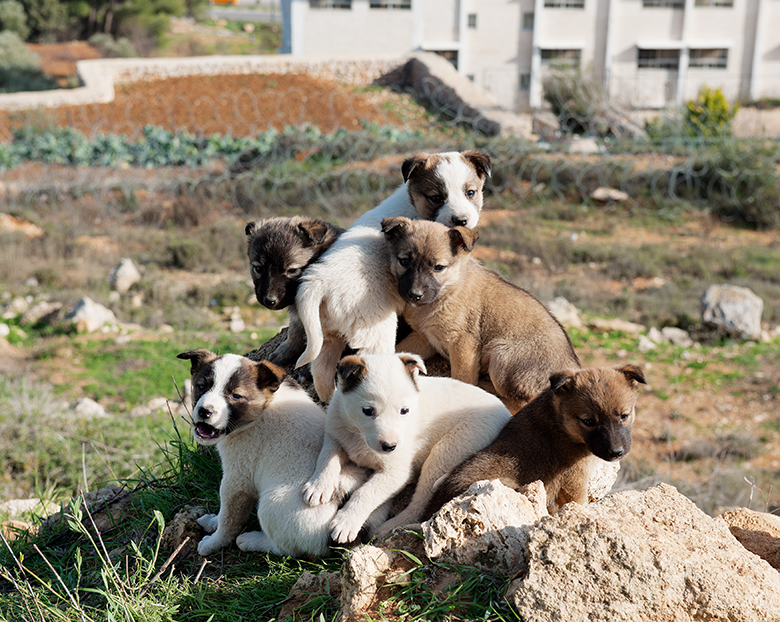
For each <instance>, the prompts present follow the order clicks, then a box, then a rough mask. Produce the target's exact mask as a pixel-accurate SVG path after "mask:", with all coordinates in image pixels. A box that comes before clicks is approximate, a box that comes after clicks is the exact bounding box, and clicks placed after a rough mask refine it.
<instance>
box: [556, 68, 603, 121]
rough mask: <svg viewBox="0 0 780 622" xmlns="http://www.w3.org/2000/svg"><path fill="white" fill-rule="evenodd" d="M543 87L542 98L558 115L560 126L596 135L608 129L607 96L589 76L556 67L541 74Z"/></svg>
mask: <svg viewBox="0 0 780 622" xmlns="http://www.w3.org/2000/svg"><path fill="white" fill-rule="evenodd" d="M542 88H543V90H544V99H545V101H547V102H548V103H549V104H550V106H552V110H553V112H554V113H555V114H556V115H557V116H558V120H559V121H560V124H561V129H563V130H567V131H569V132H572V133H574V134H595V135H598V136H603V135H605V134H607V133H608V132H609V122H608V121H607V118H606V114H605V113H606V110H607V104H606V98H605V96H604V93H603V91H602V90H601V88H600V87H599V85H598V84H597V83H596V81H595V80H593V79H592V78H590V77H586V76H583V75H582V73H580V72H579V71H571V70H557V71H552V72H550V73H549V74H547V75H546V76H545V77H544V79H543V80H542Z"/></svg>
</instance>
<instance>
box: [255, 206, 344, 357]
mask: <svg viewBox="0 0 780 622" xmlns="http://www.w3.org/2000/svg"><path fill="white" fill-rule="evenodd" d="M245 231H246V237H247V242H248V254H249V270H250V274H251V275H252V282H253V283H254V289H255V296H256V297H257V302H259V303H260V304H261V305H263V306H264V307H266V308H267V309H272V310H278V309H285V308H287V309H288V313H289V316H290V326H289V328H288V329H287V338H286V339H285V340H284V341H283V342H282V343H281V344H279V346H278V347H277V348H276V350H274V352H273V353H272V354H271V356H269V357H268V360H269V361H271V362H272V363H276V364H277V365H280V366H282V367H289V366H290V365H292V363H293V362H295V360H296V359H297V358H298V357H299V356H300V355H301V353H302V352H303V350H304V348H305V347H306V332H305V331H304V329H303V326H302V325H301V321H300V319H299V318H298V309H297V307H296V306H295V294H296V293H297V292H298V283H299V282H300V280H301V276H302V275H303V273H304V271H305V270H306V268H307V267H308V266H309V265H310V264H312V263H314V262H315V261H317V259H319V258H320V255H322V254H323V253H324V252H325V251H326V250H328V249H329V248H330V246H331V245H332V244H333V242H335V241H336V238H338V236H339V235H341V234H342V233H344V229H342V228H341V227H337V226H335V225H332V224H330V223H328V222H325V221H323V220H318V219H316V218H309V217H307V216H293V217H292V218H290V217H286V216H279V217H277V218H270V219H268V220H258V221H255V222H250V223H247V225H246V228H245Z"/></svg>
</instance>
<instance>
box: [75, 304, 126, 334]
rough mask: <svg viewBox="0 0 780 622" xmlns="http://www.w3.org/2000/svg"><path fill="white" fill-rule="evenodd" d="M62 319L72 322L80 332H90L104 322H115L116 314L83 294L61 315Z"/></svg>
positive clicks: (101, 325)
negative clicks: (82, 296)
mask: <svg viewBox="0 0 780 622" xmlns="http://www.w3.org/2000/svg"><path fill="white" fill-rule="evenodd" d="M62 321H63V322H69V323H72V324H74V325H75V326H76V328H77V330H78V331H80V332H87V333H92V332H95V331H96V330H98V329H100V328H102V327H103V326H104V325H105V324H111V323H115V322H116V316H115V315H114V312H113V311H112V310H111V309H109V308H107V307H104V306H103V305H101V304H99V303H97V302H95V301H94V300H92V299H91V298H88V297H86V296H85V297H84V298H82V299H81V300H79V301H78V302H77V303H76V304H75V305H74V307H73V308H72V309H71V310H70V311H68V313H66V314H65V315H64V316H63V318H62Z"/></svg>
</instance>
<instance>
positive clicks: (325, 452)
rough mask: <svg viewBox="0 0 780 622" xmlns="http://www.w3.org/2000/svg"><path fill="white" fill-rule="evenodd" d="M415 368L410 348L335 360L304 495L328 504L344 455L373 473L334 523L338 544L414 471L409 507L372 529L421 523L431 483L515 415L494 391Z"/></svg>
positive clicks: (387, 500)
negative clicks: (334, 379)
mask: <svg viewBox="0 0 780 622" xmlns="http://www.w3.org/2000/svg"><path fill="white" fill-rule="evenodd" d="M419 372H422V373H425V366H424V364H423V362H422V359H420V357H418V356H416V355H413V354H375V355H366V356H363V357H360V356H354V355H353V356H346V357H344V358H343V359H342V360H341V361H340V362H339V364H338V377H339V381H338V388H337V390H336V392H335V393H334V395H333V400H332V401H331V403H330V405H329V407H328V416H327V423H326V432H325V441H324V443H323V446H322V451H321V452H320V455H319V458H318V459H317V469H316V471H315V472H314V475H312V477H311V479H310V480H309V482H308V483H307V484H306V485H305V487H304V499H305V500H306V503H308V504H310V505H311V506H313V507H320V504H323V503H332V500H333V498H334V497H335V496H336V495H337V493H338V487H339V473H340V472H341V470H342V469H343V468H344V465H345V464H346V463H347V461H348V460H349V461H351V462H353V463H355V464H357V465H359V466H362V467H366V468H368V469H372V470H373V474H372V475H370V476H369V478H368V481H367V482H366V483H365V484H363V485H362V486H361V487H360V488H358V489H357V490H356V491H355V492H354V493H353V494H352V496H351V498H350V499H349V501H347V503H346V504H345V505H344V507H343V508H342V509H341V510H339V512H338V513H337V514H336V516H335V517H334V519H333V520H332V521H331V525H330V527H331V536H332V537H333V539H334V540H335V541H336V542H341V543H343V542H352V541H353V540H355V539H356V538H357V536H358V534H359V533H360V530H361V528H362V527H363V526H364V525H365V524H366V523H367V521H368V519H369V517H370V516H371V515H372V513H374V512H375V511H377V510H378V509H380V508H383V509H384V511H385V512H386V511H387V508H388V507H389V505H390V503H391V501H392V499H393V497H394V496H395V495H396V494H398V493H399V492H400V491H401V490H402V489H403V488H404V487H405V486H406V485H407V484H408V483H409V482H411V481H413V480H414V478H415V477H417V484H416V487H415V490H414V494H413V496H412V500H411V501H410V503H409V505H408V506H407V507H406V508H405V509H404V510H402V511H401V512H400V513H399V514H397V515H396V516H394V517H393V518H391V519H390V520H389V521H387V522H385V523H384V524H382V525H381V527H380V528H379V530H378V531H377V535H383V534H385V533H387V532H388V531H389V530H390V529H392V528H393V527H397V526H399V525H406V524H409V523H414V522H417V521H419V520H420V518H421V517H422V514H423V512H424V511H425V508H426V506H427V504H428V501H429V500H430V498H431V496H432V494H433V490H434V488H435V484H436V482H437V481H438V480H439V479H440V478H442V477H443V476H444V475H446V474H447V473H449V472H450V470H452V469H453V468H454V467H455V466H457V465H458V464H460V462H461V461H462V460H464V459H465V458H466V457H468V456H471V455H472V454H474V453H475V452H477V451H479V450H480V449H483V448H484V447H486V446H487V445H489V444H490V443H491V442H493V440H494V439H495V438H496V436H497V435H498V433H499V432H500V431H501V429H502V428H503V427H504V424H506V423H507V421H509V420H510V419H511V418H512V415H511V413H510V412H509V411H508V410H507V409H506V407H505V406H504V405H503V404H502V403H501V401H500V400H499V399H498V398H497V397H496V396H494V395H491V394H489V393H487V392H486V391H483V390H482V389H480V388H478V387H475V386H473V385H470V384H466V383H464V382H460V381H458V380H453V379H452V378H438V377H431V378H428V377H424V376H420V375H418V374H419ZM418 476H419V477H418ZM385 515H386V514H385ZM376 518H377V515H376V514H375V515H374V516H371V519H372V522H373V521H375V520H376Z"/></svg>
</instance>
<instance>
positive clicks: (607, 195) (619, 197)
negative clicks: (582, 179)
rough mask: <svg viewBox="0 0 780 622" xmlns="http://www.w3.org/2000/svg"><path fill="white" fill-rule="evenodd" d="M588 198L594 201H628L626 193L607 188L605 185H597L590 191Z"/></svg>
mask: <svg viewBox="0 0 780 622" xmlns="http://www.w3.org/2000/svg"><path fill="white" fill-rule="evenodd" d="M590 198H591V199H593V200H594V201H602V202H606V203H619V202H621V201H628V193H627V192H623V191H622V190H617V189H615V188H608V187H607V186H599V187H598V188H596V189H595V190H594V191H593V192H591V193H590Z"/></svg>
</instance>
